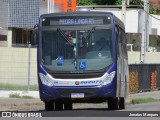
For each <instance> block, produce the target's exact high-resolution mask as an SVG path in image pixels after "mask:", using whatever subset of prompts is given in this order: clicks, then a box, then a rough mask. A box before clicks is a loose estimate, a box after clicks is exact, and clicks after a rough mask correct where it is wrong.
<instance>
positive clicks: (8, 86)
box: [0, 83, 39, 91]
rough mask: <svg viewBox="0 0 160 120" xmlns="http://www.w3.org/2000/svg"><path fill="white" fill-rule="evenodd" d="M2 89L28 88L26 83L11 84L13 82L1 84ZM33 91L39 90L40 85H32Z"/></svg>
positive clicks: (0, 88)
mask: <svg viewBox="0 0 160 120" xmlns="http://www.w3.org/2000/svg"><path fill="white" fill-rule="evenodd" d="M0 90H28V87H27V86H25V85H11V84H2V83H1V84H0ZM30 90H31V91H38V90H39V88H38V85H30Z"/></svg>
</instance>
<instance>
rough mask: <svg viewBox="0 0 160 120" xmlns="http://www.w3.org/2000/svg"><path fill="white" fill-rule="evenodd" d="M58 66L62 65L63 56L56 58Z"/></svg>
mask: <svg viewBox="0 0 160 120" xmlns="http://www.w3.org/2000/svg"><path fill="white" fill-rule="evenodd" d="M57 64H58V65H62V64H63V56H58V63H57Z"/></svg>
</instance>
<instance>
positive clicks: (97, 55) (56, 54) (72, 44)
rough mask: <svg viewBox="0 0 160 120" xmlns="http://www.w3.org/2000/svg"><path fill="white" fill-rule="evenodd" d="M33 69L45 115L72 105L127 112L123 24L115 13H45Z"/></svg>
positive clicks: (127, 87) (40, 27)
mask: <svg viewBox="0 0 160 120" xmlns="http://www.w3.org/2000/svg"><path fill="white" fill-rule="evenodd" d="M37 34H38V35H37V39H38V47H37V68H38V84H39V93H40V99H41V100H42V101H43V102H44V104H45V110H46V111H54V110H72V109H73V103H103V102H106V108H107V105H108V109H110V110H119V109H125V98H126V97H127V95H128V93H129V76H128V60H127V59H128V57H127V48H126V38H125V27H124V24H123V23H122V22H121V20H119V19H118V18H117V17H116V16H115V15H114V14H113V13H110V12H98V11H97V12H96V11H94V12H93V11H85V12H84V11H77V12H68V13H50V14H43V15H41V16H40V18H39V24H38V32H37Z"/></svg>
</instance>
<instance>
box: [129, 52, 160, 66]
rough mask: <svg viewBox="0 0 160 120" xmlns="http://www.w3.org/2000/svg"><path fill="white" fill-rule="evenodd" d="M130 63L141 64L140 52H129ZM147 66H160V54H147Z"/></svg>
mask: <svg viewBox="0 0 160 120" xmlns="http://www.w3.org/2000/svg"><path fill="white" fill-rule="evenodd" d="M128 63H129V64H139V63H140V52H128ZM145 64H160V52H146V54H145Z"/></svg>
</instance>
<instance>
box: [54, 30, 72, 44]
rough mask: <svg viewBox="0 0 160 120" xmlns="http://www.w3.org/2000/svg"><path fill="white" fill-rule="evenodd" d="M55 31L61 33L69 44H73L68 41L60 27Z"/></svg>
mask: <svg viewBox="0 0 160 120" xmlns="http://www.w3.org/2000/svg"><path fill="white" fill-rule="evenodd" d="M57 31H58V32H59V33H60V34H61V35H62V37H63V38H64V39H65V40H66V41H67V42H68V43H69V44H70V45H71V46H73V44H72V43H71V42H70V41H69V38H68V37H67V36H66V35H65V34H64V33H63V32H62V30H61V29H60V28H57Z"/></svg>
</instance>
